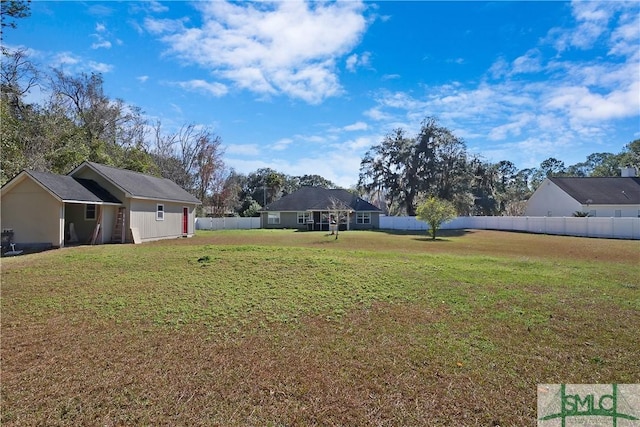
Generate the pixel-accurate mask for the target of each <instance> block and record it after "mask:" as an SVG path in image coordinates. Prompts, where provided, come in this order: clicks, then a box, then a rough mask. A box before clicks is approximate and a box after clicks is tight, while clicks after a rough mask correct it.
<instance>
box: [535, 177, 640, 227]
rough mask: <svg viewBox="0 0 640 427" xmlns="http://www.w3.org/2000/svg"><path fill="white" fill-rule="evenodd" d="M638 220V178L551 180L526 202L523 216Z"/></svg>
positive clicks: (544, 183) (639, 202)
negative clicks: (584, 215)
mask: <svg viewBox="0 0 640 427" xmlns="http://www.w3.org/2000/svg"><path fill="white" fill-rule="evenodd" d="M576 211H579V212H587V213H589V216H592V217H640V178H638V177H635V176H624V177H588V178H578V177H552V178H547V179H545V180H544V181H543V182H542V184H540V186H539V187H538V189H537V190H536V191H535V192H534V193H533V195H532V196H531V198H530V199H529V201H528V202H527V208H526V210H525V215H526V216H573V214H574V213H575V212H576Z"/></svg>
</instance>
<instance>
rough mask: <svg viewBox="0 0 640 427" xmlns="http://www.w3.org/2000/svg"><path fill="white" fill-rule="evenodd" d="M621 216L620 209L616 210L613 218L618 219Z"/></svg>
mask: <svg viewBox="0 0 640 427" xmlns="http://www.w3.org/2000/svg"><path fill="white" fill-rule="evenodd" d="M621 216H622V211H621V210H620V209H616V212H615V217H616V218H620V217H621Z"/></svg>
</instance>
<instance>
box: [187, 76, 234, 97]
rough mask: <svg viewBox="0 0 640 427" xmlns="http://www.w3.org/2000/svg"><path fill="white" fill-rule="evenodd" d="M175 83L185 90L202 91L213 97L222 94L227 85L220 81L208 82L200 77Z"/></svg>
mask: <svg viewBox="0 0 640 427" xmlns="http://www.w3.org/2000/svg"><path fill="white" fill-rule="evenodd" d="M175 84H176V85H177V86H179V87H181V88H183V89H185V90H189V91H192V92H204V93H207V94H209V95H213V96H215V97H220V96H224V95H226V94H227V92H228V89H227V87H226V86H225V85H223V84H222V83H217V82H214V83H209V82H207V81H205V80H200V79H194V80H188V81H184V82H176V83H175Z"/></svg>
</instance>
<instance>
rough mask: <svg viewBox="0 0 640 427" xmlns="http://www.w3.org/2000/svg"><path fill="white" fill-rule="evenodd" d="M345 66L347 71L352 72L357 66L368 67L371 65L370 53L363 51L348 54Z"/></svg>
mask: <svg viewBox="0 0 640 427" xmlns="http://www.w3.org/2000/svg"><path fill="white" fill-rule="evenodd" d="M345 66H346V68H347V71H350V72H352V73H355V72H356V70H357V69H358V68H363V67H365V68H369V67H371V53H370V52H364V53H363V54H361V55H358V54H357V53H354V54H352V55H349V57H347V60H346V61H345Z"/></svg>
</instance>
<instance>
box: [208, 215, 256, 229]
mask: <svg viewBox="0 0 640 427" xmlns="http://www.w3.org/2000/svg"><path fill="white" fill-rule="evenodd" d="M253 228H260V218H243V217H239V216H238V217H235V216H234V217H228V218H196V230H240V229H243V230H249V229H253Z"/></svg>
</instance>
